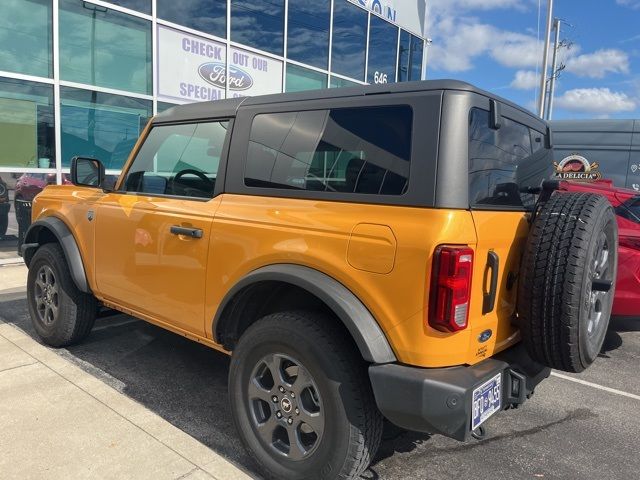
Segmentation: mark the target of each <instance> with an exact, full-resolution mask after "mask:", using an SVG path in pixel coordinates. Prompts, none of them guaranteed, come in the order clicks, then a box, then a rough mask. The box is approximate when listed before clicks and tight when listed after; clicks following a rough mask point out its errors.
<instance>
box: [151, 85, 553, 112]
mask: <svg viewBox="0 0 640 480" xmlns="http://www.w3.org/2000/svg"><path fill="white" fill-rule="evenodd" d="M433 90H458V91H464V92H472V93H477V94H480V95H483V96H485V97H489V98H495V99H497V100H499V101H500V102H501V103H504V104H507V105H510V106H511V107H513V108H516V109H518V110H520V111H522V112H524V113H526V114H528V115H529V116H531V117H532V118H533V119H535V120H537V121H538V122H540V123H543V122H542V120H541V119H540V118H539V117H537V116H536V115H534V114H533V113H531V112H530V111H528V110H526V109H524V108H522V107H521V106H519V105H516V104H514V103H512V102H510V101H509V100H505V99H503V98H501V97H499V96H497V95H494V94H492V93H489V92H487V91H485V90H482V89H480V88H477V87H475V86H473V85H471V84H470V83H466V82H462V81H460V80H422V81H417V82H398V83H387V84H383V85H357V86H354V87H345V88H324V89H321V90H307V91H304V92H291V93H276V94H272V95H259V96H255V97H242V98H230V99H226V100H216V101H212V102H198V103H190V104H186V105H177V106H175V107H172V108H170V109H168V110H165V111H164V112H162V113H160V114H158V115H156V116H155V117H154V119H153V122H154V123H169V122H184V121H190V120H203V119H207V118H216V117H234V116H235V115H236V112H237V111H238V108H239V107H240V105H243V106H249V105H268V104H274V103H287V102H300V101H305V100H322V99H328V98H346V97H357V96H362V95H376V94H377V95H379V94H384V93H406V92H421V91H433Z"/></svg>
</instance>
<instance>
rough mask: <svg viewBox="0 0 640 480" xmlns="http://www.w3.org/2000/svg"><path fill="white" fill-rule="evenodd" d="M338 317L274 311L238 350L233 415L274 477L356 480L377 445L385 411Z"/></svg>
mask: <svg viewBox="0 0 640 480" xmlns="http://www.w3.org/2000/svg"><path fill="white" fill-rule="evenodd" d="M333 322H334V320H333V319H331V318H329V317H327V316H326V315H322V314H319V313H313V312H284V313H275V314H272V315H268V316H266V317H264V318H262V319H261V320H258V321H257V322H256V323H255V324H253V325H252V326H251V327H249V329H248V330H247V331H246V332H245V333H244V334H243V335H242V337H241V338H240V341H239V343H238V345H237V347H236V349H235V350H234V352H233V356H232V359H231V369H230V372H229V396H230V402H231V410H232V414H233V419H234V422H235V425H236V428H237V430H238V432H239V434H240V437H241V439H242V441H243V443H244V445H245V447H246V448H247V450H248V451H249V452H250V454H251V455H252V456H253V457H254V459H255V461H256V463H257V464H258V465H260V466H261V467H262V469H263V471H264V473H265V474H266V476H267V477H268V478H273V479H282V480H293V479H296V480H298V479H325V480H326V479H350V478H356V477H358V476H359V475H360V474H361V473H362V472H363V471H364V470H365V469H366V468H367V466H368V465H369V462H370V461H371V459H372V457H373V455H375V452H376V450H377V449H378V446H379V444H380V438H381V434H382V416H381V415H380V413H379V411H378V409H377V407H376V405H375V400H374V398H373V393H372V391H371V386H370V383H369V376H368V373H367V365H366V363H365V362H364V361H363V360H362V358H361V357H360V355H359V352H358V351H357V349H356V348H355V347H354V346H353V345H351V344H350V343H349V342H348V341H347V340H346V333H345V332H343V331H341V330H340V328H339V326H336V325H335V324H334V323H333Z"/></svg>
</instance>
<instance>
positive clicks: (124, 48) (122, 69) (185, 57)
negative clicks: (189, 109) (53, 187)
mask: <svg viewBox="0 0 640 480" xmlns="http://www.w3.org/2000/svg"><path fill="white" fill-rule="evenodd" d="M425 3H426V2H425V0H112V1H108V2H107V1H100V0H93V1H90V0H2V2H0V146H1V147H0V177H2V178H3V179H4V181H5V182H6V183H8V184H9V186H10V188H11V185H12V182H13V183H15V179H16V178H18V177H19V176H20V175H22V174H24V173H27V174H30V175H32V176H34V177H38V176H42V177H43V178H45V177H46V178H48V179H49V181H57V182H61V180H62V178H63V174H64V173H65V172H68V168H69V163H70V160H71V158H72V157H73V156H75V155H85V156H92V157H95V158H98V159H100V160H102V161H103V162H104V163H105V165H106V167H107V170H108V171H111V172H117V171H119V170H120V169H121V168H122V165H123V164H124V162H125V160H126V158H127V156H128V154H129V152H130V151H131V148H132V147H133V145H134V143H135V141H136V139H137V137H138V135H139V134H140V132H141V130H142V129H143V128H144V125H145V124H146V122H147V120H148V119H149V117H150V116H152V115H153V114H155V113H158V112H162V111H163V110H165V109H167V108H170V107H171V106H173V105H175V104H183V103H189V102H197V101H210V100H218V99H223V98H231V97H238V96H246V95H261V94H268V93H279V92H283V91H286V92H290V91H299V90H307V89H317V88H339V87H345V86H350V85H354V84H364V83H387V82H402V81H408V80H419V79H421V78H424V76H425V74H424V72H425V63H426V45H427V43H426V40H425V38H426V34H425V18H426V5H425Z"/></svg>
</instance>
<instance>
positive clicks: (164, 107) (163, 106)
mask: <svg viewBox="0 0 640 480" xmlns="http://www.w3.org/2000/svg"><path fill="white" fill-rule="evenodd" d="M175 106H176V104H175V103H167V102H158V113H162V112H164V111H165V110H169V109H170V108H173V107H175Z"/></svg>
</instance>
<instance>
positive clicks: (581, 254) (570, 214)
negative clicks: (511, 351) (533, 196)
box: [518, 192, 618, 372]
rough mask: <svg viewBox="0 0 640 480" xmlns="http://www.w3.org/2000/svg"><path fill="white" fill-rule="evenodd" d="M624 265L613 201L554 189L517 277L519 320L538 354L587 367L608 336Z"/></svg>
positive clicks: (550, 361)
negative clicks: (620, 259)
mask: <svg viewBox="0 0 640 480" xmlns="http://www.w3.org/2000/svg"><path fill="white" fill-rule="evenodd" d="M617 269H618V228H617V223H616V217H615V214H614V212H613V208H612V207H611V205H610V203H609V202H608V200H607V199H606V198H605V197H603V196H601V195H595V194H591V193H561V192H556V193H554V194H553V195H552V196H551V198H550V199H549V200H548V201H547V202H546V203H545V204H544V205H542V206H541V207H540V210H539V212H538V215H537V216H536V218H535V219H534V222H533V225H532V226H531V230H530V232H529V236H528V238H527V241H526V246H525V250H524V254H523V257H522V264H521V268H520V275H519V277H520V278H519V282H518V322H519V325H520V327H521V332H522V337H523V341H524V344H525V346H526V347H527V350H528V352H529V354H530V355H531V357H532V358H533V359H534V360H536V361H537V362H539V363H541V364H543V365H547V366H549V367H551V368H555V369H558V370H564V371H566V372H581V371H583V370H584V369H586V368H587V367H588V366H589V365H591V363H593V361H594V360H595V359H596V357H597V356H598V353H599V352H600V349H601V348H602V343H603V341H604V337H605V334H606V332H607V327H608V324H609V317H610V315H611V306H612V304H613V296H614V287H615V278H616V273H617Z"/></svg>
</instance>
